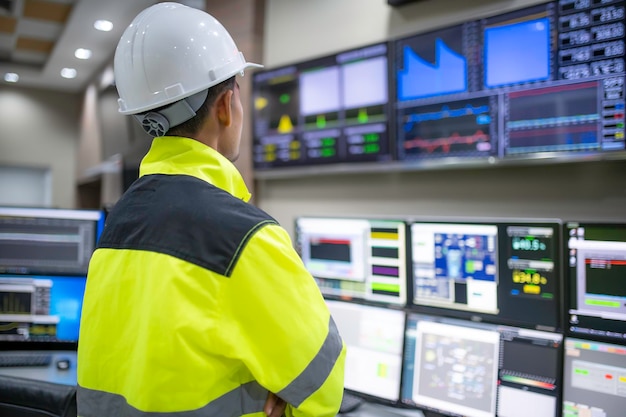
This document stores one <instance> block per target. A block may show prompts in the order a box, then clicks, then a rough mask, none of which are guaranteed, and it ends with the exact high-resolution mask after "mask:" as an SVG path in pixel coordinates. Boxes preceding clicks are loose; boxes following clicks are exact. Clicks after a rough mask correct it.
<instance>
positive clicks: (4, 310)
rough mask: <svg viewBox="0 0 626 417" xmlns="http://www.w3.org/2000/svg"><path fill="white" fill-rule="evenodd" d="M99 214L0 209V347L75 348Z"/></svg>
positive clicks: (100, 221)
mask: <svg viewBox="0 0 626 417" xmlns="http://www.w3.org/2000/svg"><path fill="white" fill-rule="evenodd" d="M103 227H104V212H103V211H101V210H71V209H48V208H17V207H0V346H2V347H3V348H5V349H21V348H28V349H32V348H45V349H56V348H58V349H64V348H68V347H75V346H76V344H77V341H78V331H79V324H80V312H81V309H82V300H83V294H84V290H85V284H86V275H87V269H88V265H89V260H90V258H91V255H92V253H93V251H94V249H95V247H96V243H97V239H98V237H99V236H100V233H101V232H102V229H103Z"/></svg>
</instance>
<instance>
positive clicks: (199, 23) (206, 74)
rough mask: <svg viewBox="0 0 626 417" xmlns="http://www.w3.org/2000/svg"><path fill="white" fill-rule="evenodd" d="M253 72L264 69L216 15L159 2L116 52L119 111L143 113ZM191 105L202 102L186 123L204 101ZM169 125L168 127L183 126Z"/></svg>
mask: <svg viewBox="0 0 626 417" xmlns="http://www.w3.org/2000/svg"><path fill="white" fill-rule="evenodd" d="M249 67H262V65H259V64H254V63H250V62H246V60H245V58H244V57H243V54H242V53H241V52H240V51H239V49H238V48H237V45H235V42H234V41H233V39H232V37H231V36H230V34H229V33H228V31H227V30H226V29H225V28H224V26H222V24H221V23H220V22H219V21H218V20H217V19H215V18H214V17H213V16H211V15H210V14H208V13H206V12H204V11H202V10H199V9H195V8H192V7H188V6H185V5H182V4H180V3H167V2H166V3H158V4H156V5H154V6H151V7H149V8H147V9H145V10H144V11H142V12H141V13H139V14H138V15H137V17H135V19H134V20H133V21H132V23H131V24H130V26H128V28H126V30H125V31H124V34H123V35H122V38H121V39H120V41H119V43H118V45H117V48H116V50H115V58H114V72H115V84H116V87H117V91H118V94H119V96H120V99H119V100H118V103H119V111H120V113H122V114H138V113H144V112H147V111H149V110H153V109H156V108H158V107H162V106H165V105H167V104H171V103H175V102H177V101H180V100H181V99H184V98H187V97H191V96H194V95H197V94H196V93H203V92H204V91H205V90H207V89H208V88H210V87H212V86H214V85H216V84H219V83H220V82H222V81H225V80H227V79H229V78H231V77H232V76H234V75H236V74H238V73H243V70H244V69H246V68H249ZM203 97H206V93H203ZM185 101H187V100H185ZM191 101H192V102H198V101H200V103H199V104H197V105H196V104H195V103H194V104H192V103H189V104H191V107H195V108H192V109H191V110H192V112H191V115H190V117H187V119H189V118H191V117H193V115H195V111H196V110H197V109H198V108H199V106H200V105H201V104H202V101H203V99H202V100H198V99H197V98H196V99H194V98H193V97H192V98H191ZM184 117H186V116H184ZM178 118H180V117H178ZM183 121H184V120H183ZM169 122H170V123H169V126H175V125H176V124H180V123H182V122H181V121H172V120H170V121H169ZM172 122H174V123H172ZM166 130H167V129H166Z"/></svg>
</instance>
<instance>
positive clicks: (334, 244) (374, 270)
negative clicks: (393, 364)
mask: <svg viewBox="0 0 626 417" xmlns="http://www.w3.org/2000/svg"><path fill="white" fill-rule="evenodd" d="M295 223H296V224H295V242H296V250H297V251H298V253H299V254H300V256H301V258H302V261H303V262H304V265H305V266H306V268H307V269H308V270H309V272H310V273H311V275H313V277H314V278H315V280H316V282H317V284H318V286H319V287H320V290H321V292H322V294H323V295H324V297H326V298H335V299H343V300H362V301H369V302H373V303H382V304H393V305H401V306H404V305H406V302H407V250H406V248H407V233H406V228H407V225H406V222H405V221H404V220H397V219H382V218H381V219H375V218H356V217H355V218H341V217H298V218H297V219H296V222H295Z"/></svg>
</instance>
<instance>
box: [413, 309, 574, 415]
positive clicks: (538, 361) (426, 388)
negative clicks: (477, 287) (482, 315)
mask: <svg viewBox="0 0 626 417" xmlns="http://www.w3.org/2000/svg"><path fill="white" fill-rule="evenodd" d="M562 338H563V336H562V334H561V333H555V332H543V331H537V330H531V329H523V328H517V327H511V326H502V325H495V324H487V323H476V322H471V321H466V320H459V319H453V318H447V317H441V316H432V315H424V314H417V313H410V314H408V316H407V325H406V335H405V347H404V360H403V366H402V373H403V377H402V394H401V403H402V404H404V405H406V406H409V407H415V408H420V409H423V410H425V414H426V415H427V416H428V417H431V416H433V417H434V416H464V417H495V416H498V417H527V416H530V415H532V416H533V417H558V416H560V414H559V412H560V389H561V360H560V358H561V355H562Z"/></svg>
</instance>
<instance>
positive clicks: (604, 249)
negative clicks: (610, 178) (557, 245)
mask: <svg viewBox="0 0 626 417" xmlns="http://www.w3.org/2000/svg"><path fill="white" fill-rule="evenodd" d="M564 234H565V236H564V239H565V242H566V251H567V256H568V261H567V262H568V267H567V268H566V269H565V278H566V281H565V282H566V283H567V284H568V287H569V290H568V291H567V295H568V297H567V312H568V317H567V319H568V322H569V323H568V324H569V326H568V328H567V330H568V332H569V333H570V334H572V335H580V336H583V337H592V338H594V339H599V340H602V339H604V340H607V341H611V340H613V341H617V342H618V343H625V342H626V325H625V323H626V282H625V280H624V277H625V276H626V224H620V223H594V222H567V223H566V224H565V227H564Z"/></svg>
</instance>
